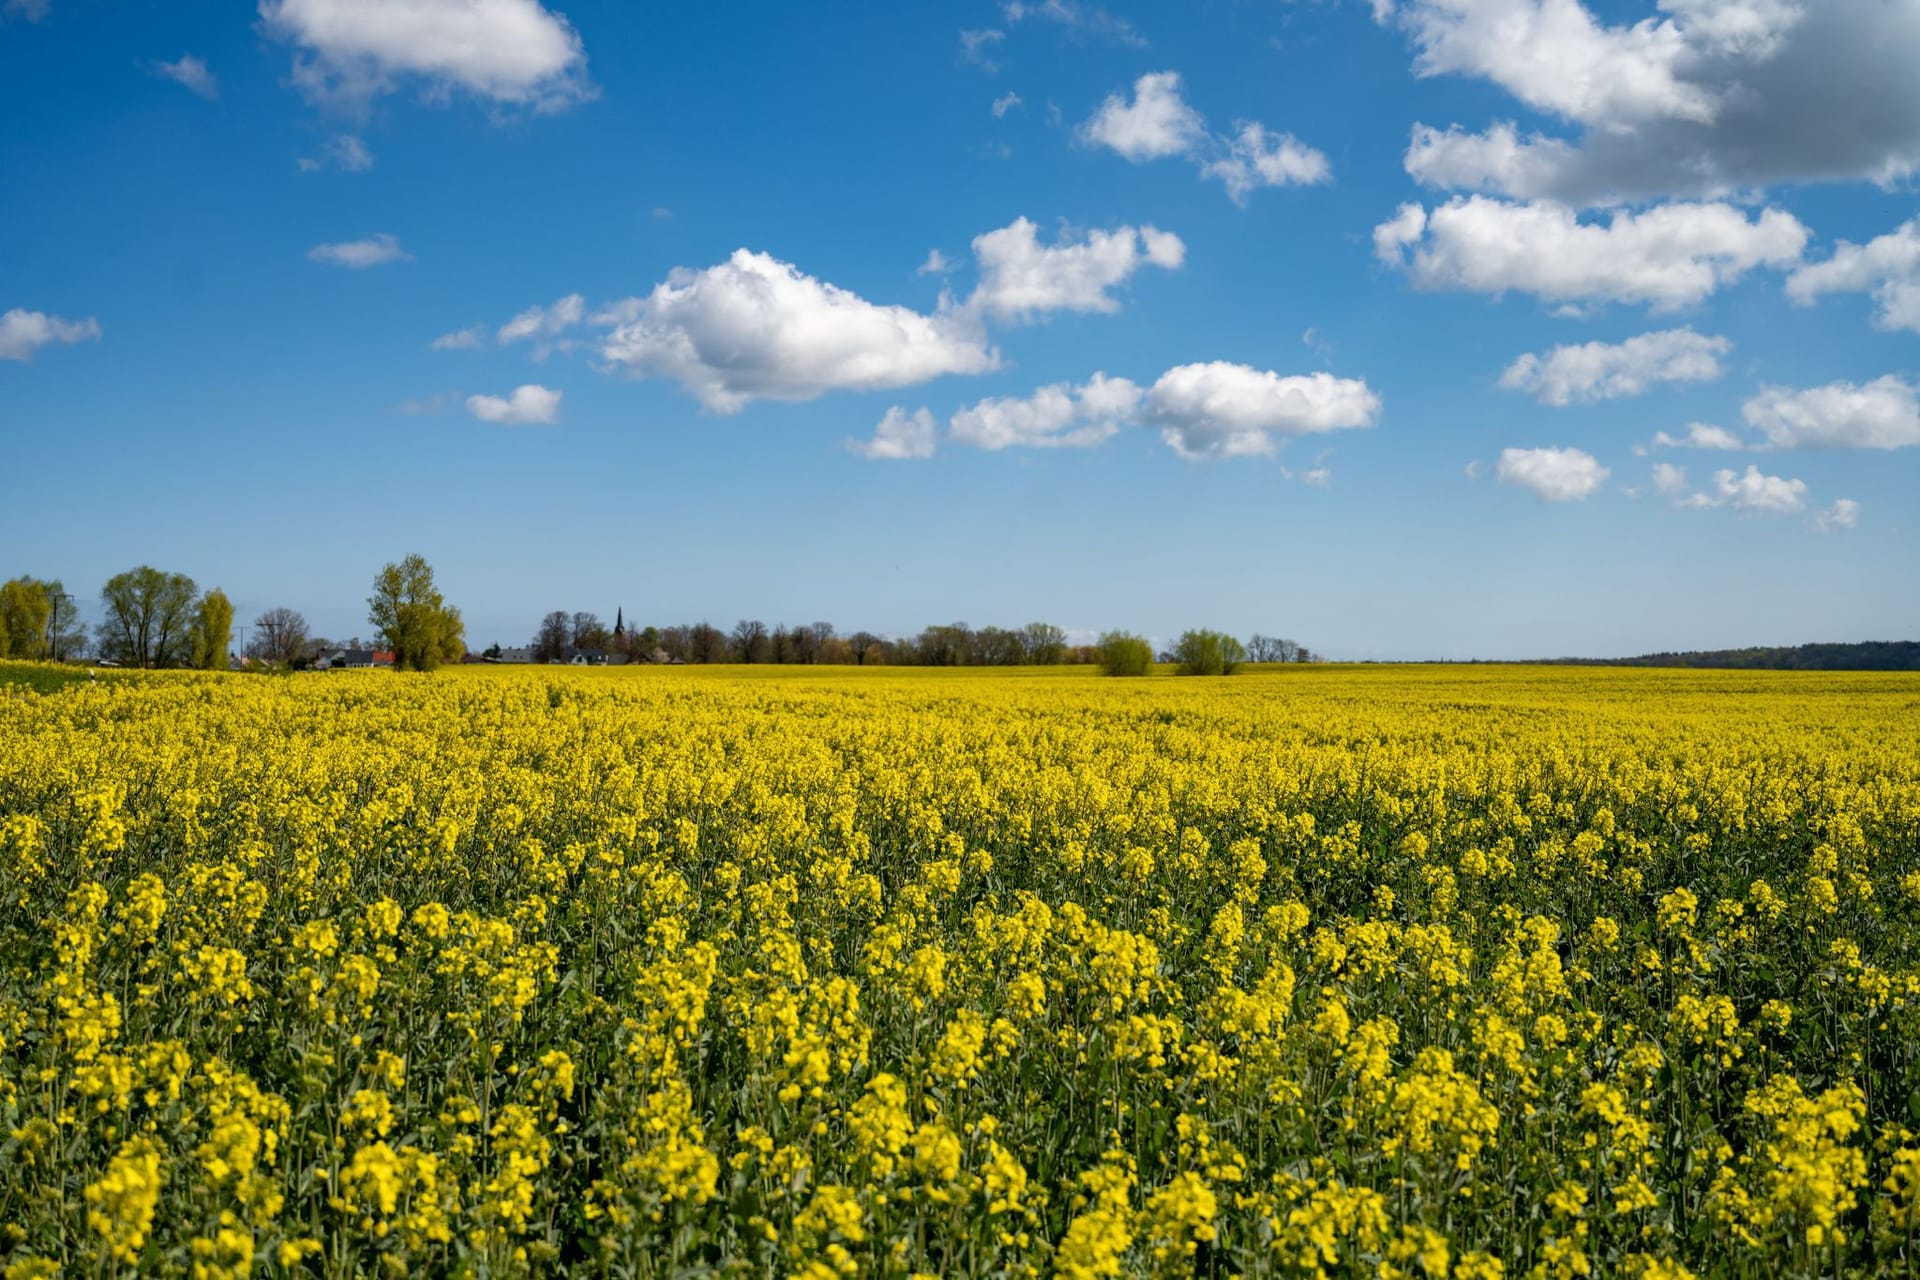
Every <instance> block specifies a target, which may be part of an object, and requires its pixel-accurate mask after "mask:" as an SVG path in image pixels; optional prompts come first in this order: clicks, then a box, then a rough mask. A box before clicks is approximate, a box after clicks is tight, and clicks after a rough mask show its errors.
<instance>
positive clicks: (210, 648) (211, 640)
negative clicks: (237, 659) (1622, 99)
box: [193, 587, 233, 671]
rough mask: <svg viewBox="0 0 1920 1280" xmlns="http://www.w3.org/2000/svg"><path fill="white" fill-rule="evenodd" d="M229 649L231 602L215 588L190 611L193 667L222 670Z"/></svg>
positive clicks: (225, 665) (230, 639) (224, 668)
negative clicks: (191, 613) (191, 614)
mask: <svg viewBox="0 0 1920 1280" xmlns="http://www.w3.org/2000/svg"><path fill="white" fill-rule="evenodd" d="M231 648H233V601H231V600H229V599H227V593H226V592H224V591H222V590H221V589H220V588H218V587H215V588H214V589H213V590H211V591H209V592H207V593H206V594H205V595H203V596H201V597H200V602H199V603H198V604H196V605H195V606H194V608H193V665H194V666H196V667H199V668H200V669H201V670H202V671H224V670H226V667H227V651H228V650H230V649H231Z"/></svg>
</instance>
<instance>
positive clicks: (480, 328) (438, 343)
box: [431, 324, 487, 351]
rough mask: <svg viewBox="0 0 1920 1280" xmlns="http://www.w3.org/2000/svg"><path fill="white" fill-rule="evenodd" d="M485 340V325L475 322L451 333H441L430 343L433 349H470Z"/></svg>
mask: <svg viewBox="0 0 1920 1280" xmlns="http://www.w3.org/2000/svg"><path fill="white" fill-rule="evenodd" d="M486 340H487V327H486V326H485V325H483V324H476V325H469V326H468V327H467V328H465V329H455V330H454V331H453V332H452V333H443V334H441V335H440V336H439V337H437V338H435V339H434V340H433V342H432V344H431V345H432V347H433V349H434V350H435V351H471V350H473V349H474V348H475V347H478V346H480V345H482V344H483V343H485V342H486Z"/></svg>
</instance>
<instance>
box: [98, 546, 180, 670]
mask: <svg viewBox="0 0 1920 1280" xmlns="http://www.w3.org/2000/svg"><path fill="white" fill-rule="evenodd" d="M100 603H101V604H102V605H103V606H105V609H106V620H105V621H103V622H102V623H101V624H100V654H101V656H102V657H105V658H112V659H113V660H115V661H116V662H124V663H127V664H129V665H131V666H136V667H167V666H174V665H177V664H179V663H181V662H184V661H186V660H187V659H189V658H191V657H192V656H193V650H192V639H191V632H192V630H193V615H194V585H193V579H192V578H189V577H188V576H187V575H186V574H184V573H163V572H161V571H160V570H158V569H156V568H154V567H153V566H151V565H144V564H143V565H141V566H140V567H139V568H137V569H129V570H127V571H126V572H125V573H117V574H115V575H114V576H113V577H111V578H108V579H107V585H106V586H104V587H102V588H100Z"/></svg>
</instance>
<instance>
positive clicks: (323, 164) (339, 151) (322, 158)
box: [299, 133, 373, 173]
mask: <svg viewBox="0 0 1920 1280" xmlns="http://www.w3.org/2000/svg"><path fill="white" fill-rule="evenodd" d="M299 164H300V172H302V173H315V172H317V171H319V170H321V169H325V168H327V167H329V166H331V167H333V168H335V169H339V170H340V171H341V172H343V173H361V172H364V171H365V170H368V169H371V168H373V152H371V151H369V150H367V144H366V143H364V142H362V141H361V140H360V139H359V138H357V137H355V136H354V135H353V134H350V133H343V134H341V135H339V136H338V137H336V138H334V139H333V140H332V141H331V142H329V143H327V145H326V146H324V147H322V148H320V154H319V155H317V156H301V157H300V160H299Z"/></svg>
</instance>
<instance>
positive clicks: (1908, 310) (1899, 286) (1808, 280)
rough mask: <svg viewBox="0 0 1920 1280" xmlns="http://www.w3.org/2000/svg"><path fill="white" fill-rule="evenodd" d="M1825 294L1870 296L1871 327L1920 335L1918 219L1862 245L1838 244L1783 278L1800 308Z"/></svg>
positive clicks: (1919, 226)
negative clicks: (1820, 258) (1821, 258)
mask: <svg viewBox="0 0 1920 1280" xmlns="http://www.w3.org/2000/svg"><path fill="white" fill-rule="evenodd" d="M1824 293H1871V294H1872V295H1873V300H1874V302H1875V303H1876V304H1877V305H1876V307H1875V310H1874V323H1875V324H1876V325H1878V326H1879V327H1880V328H1882V329H1910V330H1912V331H1913V332H1915V333H1920V218H1913V219H1910V220H1908V221H1907V222H1904V223H1902V224H1901V225H1900V226H1898V227H1896V228H1895V229H1894V230H1892V231H1890V232H1888V233H1887V234H1886V235H1883V236H1875V237H1874V238H1873V239H1872V240H1869V241H1868V242H1867V243H1866V244H1853V243H1851V242H1849V241H1846V240H1842V241H1841V242H1840V243H1839V244H1838V245H1837V246H1835V248H1834V251H1833V255H1832V256H1831V257H1829V258H1828V259H1827V260H1826V261H1824V262H1813V263H1808V264H1807V265H1806V266H1803V267H1801V268H1799V269H1798V270H1796V271H1795V272H1794V273H1793V274H1792V275H1790V276H1788V277H1787V296H1788V297H1789V298H1792V299H1793V300H1794V301H1795V302H1797V303H1800V304H1801V305H1803V306H1804V305H1809V304H1811V303H1812V302H1813V301H1814V299H1816V298H1818V297H1819V296H1820V295H1821V294H1824Z"/></svg>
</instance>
